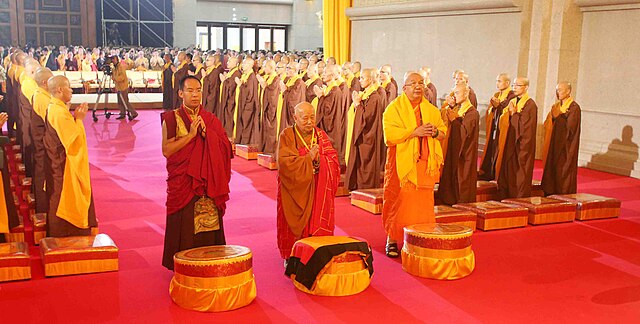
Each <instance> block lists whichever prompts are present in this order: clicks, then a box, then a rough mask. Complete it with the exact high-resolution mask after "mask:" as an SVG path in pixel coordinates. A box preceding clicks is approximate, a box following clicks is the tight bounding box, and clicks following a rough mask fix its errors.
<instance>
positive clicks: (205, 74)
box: [200, 69, 207, 78]
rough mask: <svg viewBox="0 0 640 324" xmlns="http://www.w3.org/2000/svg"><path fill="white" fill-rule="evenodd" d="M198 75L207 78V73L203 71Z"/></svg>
mask: <svg viewBox="0 0 640 324" xmlns="http://www.w3.org/2000/svg"><path fill="white" fill-rule="evenodd" d="M200 74H202V77H203V78H204V77H206V76H207V71H205V69H202V70H200Z"/></svg>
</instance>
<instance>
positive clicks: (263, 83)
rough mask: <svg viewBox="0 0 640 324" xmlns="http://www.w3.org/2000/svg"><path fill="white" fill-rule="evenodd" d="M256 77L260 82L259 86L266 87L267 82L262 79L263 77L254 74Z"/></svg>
mask: <svg viewBox="0 0 640 324" xmlns="http://www.w3.org/2000/svg"><path fill="white" fill-rule="evenodd" d="M256 79H258V83H260V86H261V87H262V89H264V88H266V87H267V82H266V81H265V80H264V78H263V77H262V76H261V75H259V74H258V75H256Z"/></svg>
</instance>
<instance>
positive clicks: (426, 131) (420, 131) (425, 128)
mask: <svg viewBox="0 0 640 324" xmlns="http://www.w3.org/2000/svg"><path fill="white" fill-rule="evenodd" d="M430 127H433V126H431V124H425V125H420V126H418V127H416V129H414V130H413V133H411V135H412V137H426V136H429V135H430V134H431V128H430Z"/></svg>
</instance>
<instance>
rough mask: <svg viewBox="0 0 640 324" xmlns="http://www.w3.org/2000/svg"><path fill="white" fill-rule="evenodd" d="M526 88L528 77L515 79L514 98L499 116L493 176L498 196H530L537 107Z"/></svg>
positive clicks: (527, 86)
mask: <svg viewBox="0 0 640 324" xmlns="http://www.w3.org/2000/svg"><path fill="white" fill-rule="evenodd" d="M528 90H529V80H528V79H527V78H523V77H519V78H517V79H516V82H515V83H514V85H513V92H514V94H515V95H516V97H515V98H514V99H512V100H511V101H510V102H509V105H507V108H506V109H505V110H504V111H503V113H502V116H501V117H500V121H499V125H500V138H499V139H498V141H499V148H498V163H497V164H496V175H497V180H498V194H499V196H500V197H501V198H523V197H530V196H531V180H532V179H533V161H534V158H535V153H536V127H537V125H538V106H537V105H536V103H535V101H533V99H531V98H530V97H529V94H528V93H527V91H528Z"/></svg>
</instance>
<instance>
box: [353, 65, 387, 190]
mask: <svg viewBox="0 0 640 324" xmlns="http://www.w3.org/2000/svg"><path fill="white" fill-rule="evenodd" d="M359 82H360V86H361V87H362V89H364V90H363V91H354V92H353V98H352V99H353V103H352V104H351V106H350V107H349V111H348V112H347V116H348V117H347V119H348V125H347V142H346V145H347V149H346V151H345V161H346V162H347V171H346V182H347V183H346V185H347V188H348V189H349V190H356V189H371V188H380V187H381V183H380V174H381V172H382V171H383V170H384V169H383V167H384V163H383V162H382V161H381V160H382V158H383V157H384V156H383V154H381V151H382V148H383V145H384V140H383V136H382V113H383V112H384V108H385V106H384V104H385V102H386V101H387V100H386V98H385V95H386V93H385V91H384V89H382V88H381V87H380V84H378V71H377V70H376V69H365V70H364V71H362V74H361V76H360V80H359Z"/></svg>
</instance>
